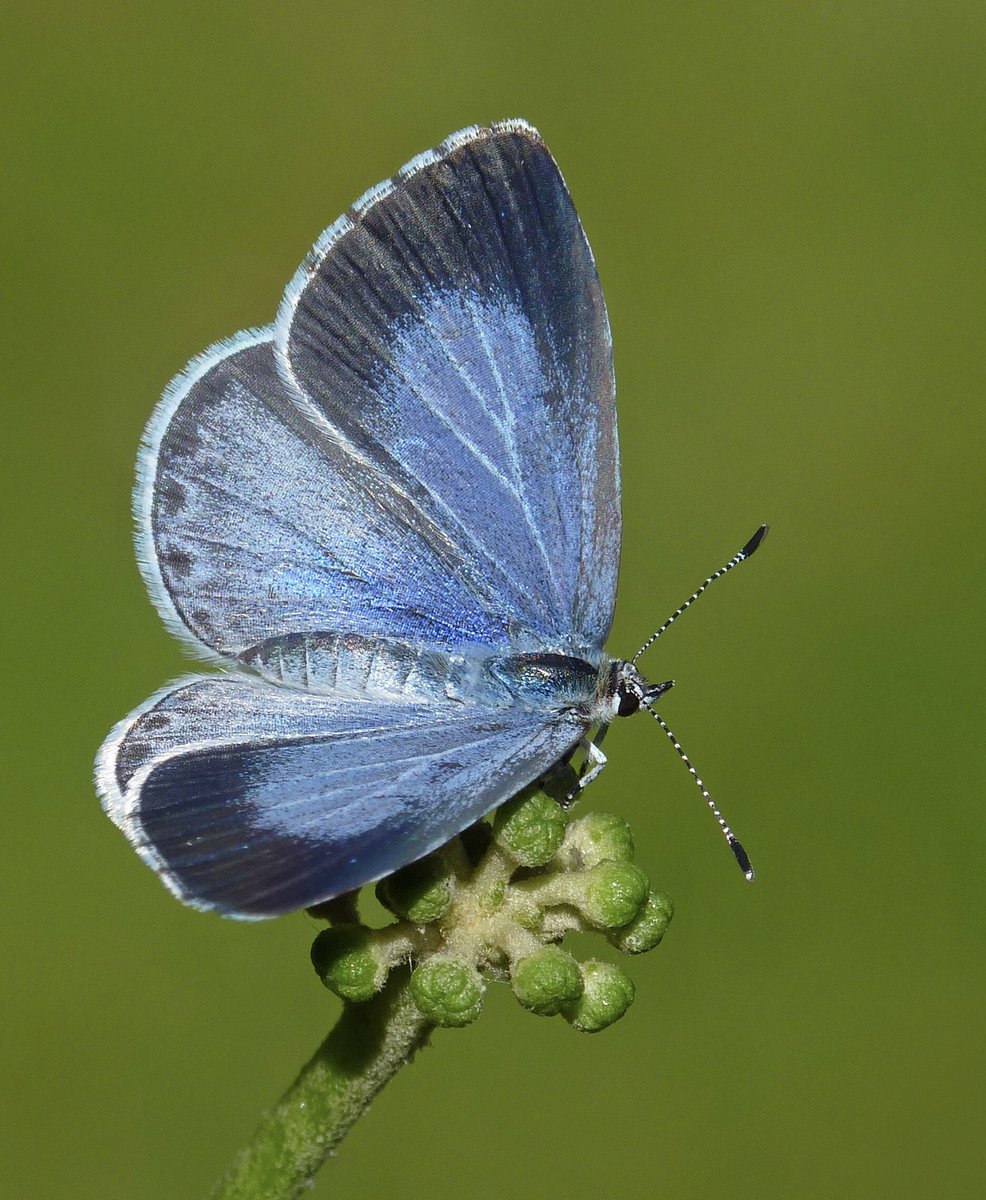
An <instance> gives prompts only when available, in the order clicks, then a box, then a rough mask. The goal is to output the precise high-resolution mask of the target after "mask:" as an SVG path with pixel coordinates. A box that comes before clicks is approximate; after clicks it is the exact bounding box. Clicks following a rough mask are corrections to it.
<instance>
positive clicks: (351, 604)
mask: <svg viewBox="0 0 986 1200" xmlns="http://www.w3.org/2000/svg"><path fill="white" fill-rule="evenodd" d="M139 477H140V482H139V487H138V492H137V501H136V504H137V521H138V530H139V534H138V541H139V544H138V557H139V559H140V562H141V566H142V570H143V573H144V577H145V580H146V581H147V584H148V588H149V590H150V592H151V595H152V597H153V598H154V600H155V603H156V604H157V606H158V608H159V610H160V611H161V613H162V615H163V616H164V618H165V620H166V621H167V622H168V624H169V626H170V627H171V628H172V630H173V631H174V632H176V633H178V634H179V635H180V636H183V637H184V638H186V639H189V638H190V639H192V640H193V642H194V644H195V646H196V648H197V649H201V650H204V651H212V652H214V653H216V654H218V655H220V656H222V657H225V658H234V657H236V656H237V655H238V654H240V653H242V652H243V651H244V650H246V649H247V648H248V647H251V646H254V645H256V644H257V643H259V642H261V641H264V640H265V639H267V638H271V637H276V636H279V635H283V634H288V633H294V632H299V631H306V630H318V629H337V630H345V631H347V632H351V633H356V634H366V635H371V634H379V635H383V636H394V637H399V638H401V639H403V640H404V641H406V642H408V643H423V644H428V645H436V646H456V645H461V644H464V643H480V644H502V643H505V642H506V640H507V627H508V623H509V620H510V616H511V614H510V613H509V612H505V611H503V609H502V606H499V611H497V608H498V606H497V603H496V601H495V599H494V598H493V597H492V594H487V595H483V596H480V595H478V594H477V585H476V580H477V578H478V574H477V573H476V572H472V573H470V572H468V571H467V570H466V568H465V566H464V564H463V563H462V560H461V558H460V556H459V555H458V553H457V552H456V550H455V548H454V547H450V546H449V545H448V543H447V541H446V540H445V539H444V538H443V537H442V535H441V532H440V531H439V530H436V529H435V528H434V526H433V525H432V524H431V522H429V521H428V520H427V519H426V518H425V517H423V516H422V514H421V513H420V511H419V510H418V509H417V508H416V507H415V506H414V504H413V503H411V502H410V501H408V500H407V499H406V498H405V497H403V496H402V495H400V494H399V493H398V492H397V491H396V490H395V489H394V488H393V487H392V486H390V485H389V483H388V481H387V480H386V479H384V478H383V477H381V476H380V474H379V472H377V471H374V470H373V469H372V468H368V467H366V466H365V465H364V464H361V463H358V462H356V461H354V459H353V457H352V455H351V454H349V453H348V452H347V450H346V449H345V447H343V446H342V445H341V444H340V443H339V441H338V440H334V439H332V438H330V437H328V436H326V433H325V431H324V429H321V428H319V427H317V426H316V425H315V424H314V423H313V422H312V421H311V420H308V419H307V418H306V417H305V416H304V414H303V413H302V412H300V411H299V410H298V407H297V406H296V405H295V404H294V403H293V402H292V401H291V400H290V399H289V398H288V395H287V392H286V389H285V388H284V385H283V384H282V382H281V380H280V378H279V377H278V374H277V372H276V370H275V357H274V353H273V346H272V343H271V340H270V331H269V330H258V331H256V332H254V333H251V334H240V335H239V336H238V337H237V338H235V339H233V340H232V341H230V342H227V343H222V344H220V345H219V346H217V347H215V348H214V349H213V350H212V351H209V352H207V353H206V354H205V355H203V356H202V358H200V359H198V360H196V361H195V363H193V364H192V365H191V367H190V368H188V369H187V370H186V371H185V372H184V373H183V374H182V375H181V376H179V378H178V379H177V380H176V381H175V383H174V384H173V385H172V386H171V388H170V389H169V390H168V392H167V393H166V394H165V397H164V399H163V401H162V405H161V408H160V409H159V412H158V414H157V415H156V416H155V418H154V419H153V420H152V422H151V424H150V426H149V428H148V433H147V435H146V437H145V445H144V447H143V449H142V452H141V459H140V472H139Z"/></svg>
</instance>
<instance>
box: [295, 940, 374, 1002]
mask: <svg viewBox="0 0 986 1200" xmlns="http://www.w3.org/2000/svg"><path fill="white" fill-rule="evenodd" d="M311 953H312V966H313V967H314V968H315V974H316V975H318V977H319V979H321V981H322V982H323V983H324V984H325V986H326V987H327V988H328V989H329V990H330V991H333V992H335V994H336V995H337V996H339V997H340V998H341V999H343V1000H353V1001H355V1002H356V1003H359V1002H361V1001H363V1000H369V999H370V997H371V996H375V995H376V994H377V992H379V991H380V989H381V988H382V987H383V985H384V982H385V980H386V978H387V965H386V963H385V962H384V961H383V959H382V957H381V956H380V954H379V951H378V948H377V946H376V944H375V942H374V938H373V930H371V929H364V928H363V927H362V926H359V925H337V926H336V927H335V928H333V929H323V930H322V932H321V933H320V934H319V935H318V937H317V938H316V939H315V941H314V942H313V943H312V952H311Z"/></svg>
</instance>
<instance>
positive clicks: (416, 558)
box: [96, 120, 762, 918]
mask: <svg viewBox="0 0 986 1200" xmlns="http://www.w3.org/2000/svg"><path fill="white" fill-rule="evenodd" d="M137 475H138V479H137V487H136V492H135V516H136V522H137V535H136V537H137V556H138V561H139V564H140V568H141V572H142V574H143V577H144V580H145V583H146V585H147V588H148V591H149V593H150V596H151V599H152V600H153V602H154V604H155V605H156V607H157V608H158V610H159V612H160V614H161V616H162V618H163V619H164V622H165V624H166V625H167V626H168V628H169V629H170V630H171V631H172V632H174V633H175V634H176V635H177V636H178V637H179V638H180V639H181V640H182V641H184V642H185V643H186V644H187V645H188V646H189V647H190V648H191V649H192V650H193V651H194V652H196V653H197V654H198V655H199V656H201V657H203V658H205V659H206V660H208V661H210V662H212V663H213V664H214V665H216V666H219V667H221V668H222V673H214V674H197V675H191V676H188V677H186V678H183V679H179V680H178V681H177V682H175V683H172V684H171V685H169V686H168V687H166V688H164V689H162V690H161V691H159V692H157V693H156V694H155V695H153V696H152V697H151V698H150V699H149V700H148V701H146V703H144V704H142V705H141V706H140V707H139V708H137V709H136V710H135V711H134V712H133V713H131V714H130V716H128V717H127V718H126V719H125V720H124V721H122V722H121V723H120V724H119V725H117V726H116V727H115V728H114V729H113V731H112V732H111V733H110V735H109V737H108V738H107V740H106V742H105V743H104V744H103V746H102V748H101V750H100V752H99V756H98V759H97V764H96V783H97V789H98V791H99V793H100V796H101V798H102V802H103V805H104V808H105V809H106V812H107V813H108V815H109V816H110V817H111V818H112V820H113V821H114V822H115V823H116V824H117V825H118V826H119V827H120V828H121V829H122V831H123V832H124V834H125V835H126V836H127V838H128V839H129V840H130V842H131V843H132V845H133V847H134V849H135V850H136V851H137V853H138V854H139V855H140V857H141V858H142V859H144V861H145V862H147V863H148V864H149V865H150V866H151V867H152V868H153V869H154V870H155V871H156V872H157V873H158V875H159V876H160V878H161V879H162V880H163V882H164V883H165V884H166V885H167V887H168V888H169V889H170V890H171V891H172V892H173V893H174V894H175V895H176V896H177V897H178V898H179V899H180V900H182V901H184V902H185V903H186V904H189V905H191V906H193V907H194V908H198V909H210V910H214V911H217V912H219V913H221V914H223V915H225V916H230V917H240V918H261V917H270V916H275V915H278V914H281V913H285V912H290V911H292V910H295V909H300V908H304V907H308V906H312V905H315V904H317V903H319V902H322V901H324V900H327V899H329V898H332V897H334V896H337V895H339V894H341V893H344V892H348V891H351V890H353V889H356V888H359V887H361V886H362V885H364V884H366V883H369V882H372V881H373V880H376V879H379V878H381V877H382V876H384V875H387V874H389V873H390V872H392V871H394V870H395V869H397V868H399V867H401V866H403V865H405V864H407V863H409V862H411V861H414V860H415V859H417V858H420V857H421V856H423V855H425V854H427V853H429V852H430V851H432V850H434V849H435V848H436V847H438V846H440V845H441V844H443V843H444V842H446V841H448V840H449V839H450V838H452V837H454V836H455V835H456V834H457V833H459V832H460V831H462V830H463V829H465V828H466V827H467V826H469V825H471V824H473V823H474V822H475V821H477V820H479V819H480V818H481V817H483V816H484V815H485V814H486V813H488V812H489V811H490V810H492V809H493V808H494V807H496V806H497V805H499V804H500V803H502V802H503V801H505V800H507V799H509V798H510V797H512V796H513V795H515V794H516V793H517V792H518V791H520V790H521V789H523V788H524V787H525V786H527V785H528V784H530V783H532V782H533V781H535V780H538V779H540V778H542V777H544V776H545V775H546V774H547V773H550V772H551V771H552V769H553V768H556V766H557V765H558V764H560V763H565V762H566V761H567V760H568V759H569V758H570V757H571V755H572V754H573V752H574V751H575V750H576V748H577V747H579V746H580V745H582V746H583V747H584V748H586V749H587V751H588V754H589V757H588V759H587V762H586V766H587V767H588V768H589V769H588V770H585V769H584V770H583V775H582V778H581V780H580V782H581V783H584V782H587V781H588V779H590V778H592V777H594V775H595V774H596V773H597V772H598V770H599V769H600V768H601V766H602V764H603V763H604V762H605V759H604V757H603V755H602V752H601V751H600V750H599V749H598V742H599V740H601V733H600V734H597V735H596V740H595V741H592V740H591V739H590V738H589V734H590V731H592V730H593V729H599V730H600V731H601V732H604V731H605V728H606V727H607V726H608V724H609V722H610V721H611V720H612V719H613V718H614V717H615V716H618V715H619V716H627V715H629V714H631V713H632V712H635V711H637V710H638V709H639V708H640V707H641V706H646V707H650V705H651V704H652V703H653V701H654V700H656V699H657V697H658V696H659V695H661V694H662V692H663V691H664V690H666V688H667V687H668V686H670V684H658V685H652V684H650V683H648V682H647V680H646V679H645V678H644V677H643V676H642V675H641V674H640V673H639V672H638V671H637V669H636V667H635V666H634V665H633V662H628V661H621V660H614V659H612V658H610V657H608V656H607V655H606V653H605V651H604V646H605V642H606V638H607V635H608V633H609V630H610V625H611V622H612V618H613V610H614V604H615V599H616V581H617V571H618V567H619V558H620V539H621V526H622V518H621V510H620V468H619V452H618V442H617V427H616V407H615V386H614V377H613V359H612V342H611V338H610V329H609V324H608V320H607V315H606V308H605V304H604V302H603V296H602V291H601V289H600V285H599V279H598V276H597V273H596V268H595V264H594V261H593V257H592V253H591V251H590V248H589V244H588V242H587V240H586V237H585V234H584V232H583V229H582V226H581V223H580V221H579V218H578V216H577V214H576V211H575V208H574V206H573V204H572V200H571V198H570V196H569V193H568V190H567V188H566V186H565V184H564V181H563V180H562V177H561V174H560V172H559V170H558V168H557V166H556V165H555V162H554V160H553V159H552V157H551V155H550V154H549V152H548V150H547V149H546V147H545V145H544V142H543V141H542V140H541V137H540V135H539V134H538V133H537V131H536V130H535V129H533V128H532V127H531V126H530V125H528V124H527V123H525V122H524V121H520V120H512V121H504V122H500V123H498V124H494V125H491V126H490V127H488V128H479V127H474V128H469V129H465V130H462V131H461V132H459V133H456V134H454V135H453V136H452V137H450V138H448V139H447V140H446V141H444V142H443V143H442V144H441V145H440V146H438V147H437V149H435V150H431V151H429V152H427V153H425V154H422V155H419V156H418V157H417V158H414V159H412V160H411V161H410V162H409V163H407V165H406V166H404V167H403V168H402V169H401V170H400V171H398V173H397V174H396V175H395V176H394V177H393V178H391V179H388V180H386V181H385V182H383V183H381V184H379V185H378V186H377V187H374V188H371V189H370V191H368V192H367V193H366V194H365V195H364V196H362V197H361V199H359V200H357V201H356V203H355V204H354V205H353V206H352V208H351V209H350V210H349V211H348V212H347V213H346V214H345V215H344V216H342V217H340V218H339V220H337V221H336V222H335V224H333V225H331V226H330V227H329V228H328V229H327V230H326V231H325V233H324V234H323V235H322V236H321V237H320V238H319V239H318V241H317V242H316V244H315V246H314V248H313V249H312V251H311V252H310V254H309V255H308V256H307V258H306V259H305V260H304V262H303V263H302V264H301V266H300V267H299V269H298V271H297V273H296V274H295V276H294V278H293V279H292V281H291V282H290V283H289V285H288V287H287V290H286V291H285V293H284V297H283V299H282V301H281V304H280V308H279V310H278V312H277V316H276V319H275V320H274V322H273V324H271V325H269V326H265V327H263V328H259V329H250V330H247V331H245V332H242V333H239V334H237V335H236V336H234V337H232V338H230V339H228V340H226V341H222V342H219V343H217V344H216V345H214V346H213V347H212V348H211V349H209V350H207V351H206V352H205V353H204V354H202V355H201V356H199V357H198V358H196V359H194V360H193V361H192V362H191V363H190V364H189V365H188V366H187V367H186V368H185V370H184V371H183V372H182V373H181V374H180V375H178V376H177V378H176V379H175V380H174V381H173V382H172V383H171V384H170V386H169V387H168V388H167V389H166V391H165V392H164V395H163V397H162V399H161V401H160V402H159V404H158V406H157V409H156V410H155V412H154V414H153V416H152V417H151V420H150V423H149V424H148V426H147V430H146V432H145V434H144V438H143V442H142V445H141V449H140V454H139V458H138V464H137ZM758 536H762V532H760V531H758ZM757 544H759V543H757ZM751 546H752V548H753V549H755V546H754V545H753V543H752V541H751V543H749V544H748V546H747V547H745V548H744V551H741V552H740V555H739V556H737V557H736V558H735V559H734V560H732V561H731V562H730V563H729V564H727V567H726V568H724V569H723V570H726V569H729V567H731V566H732V565H735V562H737V561H742V557H746V556H748V554H749V553H752V549H751ZM720 573H721V572H720ZM717 577H718V574H717V576H713V577H710V579H712V578H717ZM708 582H709V581H707V583H708ZM704 586H706V585H703V589H704ZM703 589H700V591H701V590H703ZM697 594H698V593H696V595H697ZM688 603H690V601H689V602H688ZM684 607H687V604H686V605H685V606H683V608H684ZM683 608H682V610H680V611H683ZM676 615H677V614H676ZM672 619H673V618H672ZM649 644H650V643H648V645H649ZM652 711H653V710H652ZM654 715H655V716H657V714H656V713H654ZM658 719H660V718H658ZM662 724H663V722H662ZM666 732H668V736H669V737H672V740H673V735H671V734H670V731H669V730H666ZM676 745H677V743H676ZM679 749H680V748H679ZM682 754H683V752H682ZM686 763H687V759H686ZM689 766H690V764H689ZM693 773H694V772H693ZM700 786H701V784H700ZM703 792H704V788H703ZM704 794H705V795H706V796H707V798H708V794H707V793H704ZM709 803H710V804H711V799H709ZM713 811H714V812H716V815H717V817H718V810H715V809H713ZM719 820H720V825H722V827H723V829H724V831H725V832H726V833H727V835H728V837H729V838H731V837H732V835H731V833H730V831H729V830H728V827H726V826H725V825H724V823H723V822H722V820H721V818H719ZM733 841H735V839H733ZM731 844H732V843H731ZM738 845H739V843H736V846H738ZM734 850H735V847H734ZM740 850H742V848H741V847H740ZM737 857H738V858H739V854H737ZM743 857H744V858H745V855H744V856H743ZM740 863H741V866H742V865H743V859H740ZM746 866H747V867H748V866H749V864H748V862H747V863H746ZM750 876H751V877H752V871H750Z"/></svg>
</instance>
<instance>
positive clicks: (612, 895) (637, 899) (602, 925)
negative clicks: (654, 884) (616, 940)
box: [575, 862, 649, 929]
mask: <svg viewBox="0 0 986 1200" xmlns="http://www.w3.org/2000/svg"><path fill="white" fill-rule="evenodd" d="M584 879H585V890H584V893H583V895H582V898H581V899H580V900H576V901H575V903H576V905H577V906H578V908H579V909H580V910H581V912H582V914H583V915H584V916H585V919H586V920H587V921H588V922H589V923H590V924H591V925H595V926H596V927H597V928H599V929H620V928H621V927H622V926H624V925H629V923H630V922H631V921H632V920H633V919H634V917H636V916H637V914H638V913H639V912H640V910H641V909H642V908H643V906H644V902H645V901H646V899H647V893H648V891H649V885H648V882H647V876H646V875H645V874H644V873H643V871H641V870H640V868H639V867H635V866H634V865H633V863H628V862H602V863H600V864H599V866H597V867H593V869H592V870H591V871H587V872H586V873H585V876H584Z"/></svg>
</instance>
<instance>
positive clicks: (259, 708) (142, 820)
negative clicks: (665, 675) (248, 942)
mask: <svg viewBox="0 0 986 1200" xmlns="http://www.w3.org/2000/svg"><path fill="white" fill-rule="evenodd" d="M585 728H586V726H585V722H584V721H583V720H582V719H581V718H579V717H578V716H576V715H575V714H573V713H555V714H548V715H546V714H537V713H532V712H529V711H524V710H520V709H509V710H501V711H496V712H493V711H486V710H479V709H474V708H465V707H463V706H453V705H449V706H439V705H420V704H417V705H396V704H389V703H381V702H376V701H374V702H367V701H359V702H353V701H352V700H349V701H340V700H339V699H336V698H330V697H321V696H312V695H307V694H304V693H301V692H292V691H290V690H289V689H286V688H278V687H274V686H272V685H266V684H261V683H256V682H254V681H252V680H251V681H246V680H243V679H239V678H236V677H232V676H228V677H221V676H217V677H211V678H210V677H190V678H187V679H184V680H179V681H178V682H177V683H176V684H173V685H172V686H171V687H170V688H168V689H165V690H163V691H162V692H160V693H158V694H157V695H156V696H154V697H152V698H151V699H150V700H149V701H148V702H147V703H146V704H144V705H142V706H141V707H140V708H139V709H137V710H136V712H134V713H132V714H131V716H130V717H128V718H127V719H126V720H125V721H123V722H121V724H120V725H119V726H118V727H117V729H116V730H114V732H113V733H112V734H111V736H110V737H109V738H108V739H107V741H106V743H105V745H104V747H103V749H102V751H101V752H100V758H99V760H98V762H97V787H98V790H99V791H100V794H101V796H102V798H103V803H104V806H105V807H106V810H107V812H108V814H109V815H110V816H111V817H112V818H113V820H114V821H115V822H116V823H117V825H119V826H120V828H121V829H122V830H123V832H124V833H125V834H126V836H127V837H128V838H129V840H130V841H131V843H132V844H133V846H134V848H135V849H136V850H137V852H138V853H139V854H140V856H141V857H142V858H143V859H144V861H145V862H147V863H148V864H149V865H150V866H151V867H152V868H153V869H154V870H155V871H156V872H157V873H158V874H159V875H160V877H161V878H162V880H163V881H164V883H165V884H166V885H167V887H168V888H169V889H170V890H171V891H172V892H173V893H174V894H175V895H176V896H177V897H178V898H179V899H180V900H182V901H184V903H186V904H189V905H191V906H192V907H194V908H199V909H211V910H215V911H217V912H219V913H221V914H223V915H224V916H229V917H239V918H243V919H259V918H263V917H272V916H277V915H280V914H282V913H286V912H291V911H294V910H296V909H299V908H305V907H308V906H309V905H312V904H316V903H318V902H320V901H322V900H326V899H329V898H331V897H333V896H336V895H339V894H340V893H342V892H346V891H350V890H352V889H354V888H358V887H361V886H363V885H364V884H366V883H370V882H372V881H373V880H375V879H379V878H381V877H382V876H384V875H387V874H389V873H390V872H392V871H394V870H396V869H397V868H398V867H401V866H403V865H405V864H406V863H409V862H412V861H414V860H415V859H417V858H420V857H421V856H422V855H424V854H427V853H429V852H430V851H431V850H434V849H436V848H437V847H438V846H440V845H442V844H443V843H444V842H446V841H448V840H449V839H450V838H452V837H454V836H455V834H457V833H459V832H460V831H461V830H462V829H464V828H466V827H467V826H468V825H471V824H472V823H473V822H475V821H476V820H478V819H479V818H480V817H482V816H483V815H484V814H485V813H487V812H489V811H490V810H491V809H492V808H494V807H495V806H496V805H498V804H500V803H502V802H503V801H504V800H506V799H508V798H509V797H510V796H512V795H514V794H515V793H516V792H518V791H519V790H520V789H521V788H523V787H525V786H526V785H527V784H529V783H531V782H532V781H533V780H535V779H537V778H538V777H539V776H540V775H542V774H543V773H544V772H545V771H546V770H548V769H549V768H550V767H551V766H552V765H553V764H554V763H555V762H557V761H558V760H559V759H561V758H562V757H563V756H564V755H565V754H566V753H567V752H568V751H569V750H570V749H571V747H572V746H573V745H574V744H575V743H576V742H577V741H578V740H579V738H580V737H581V736H582V735H583V734H584V732H585Z"/></svg>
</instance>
